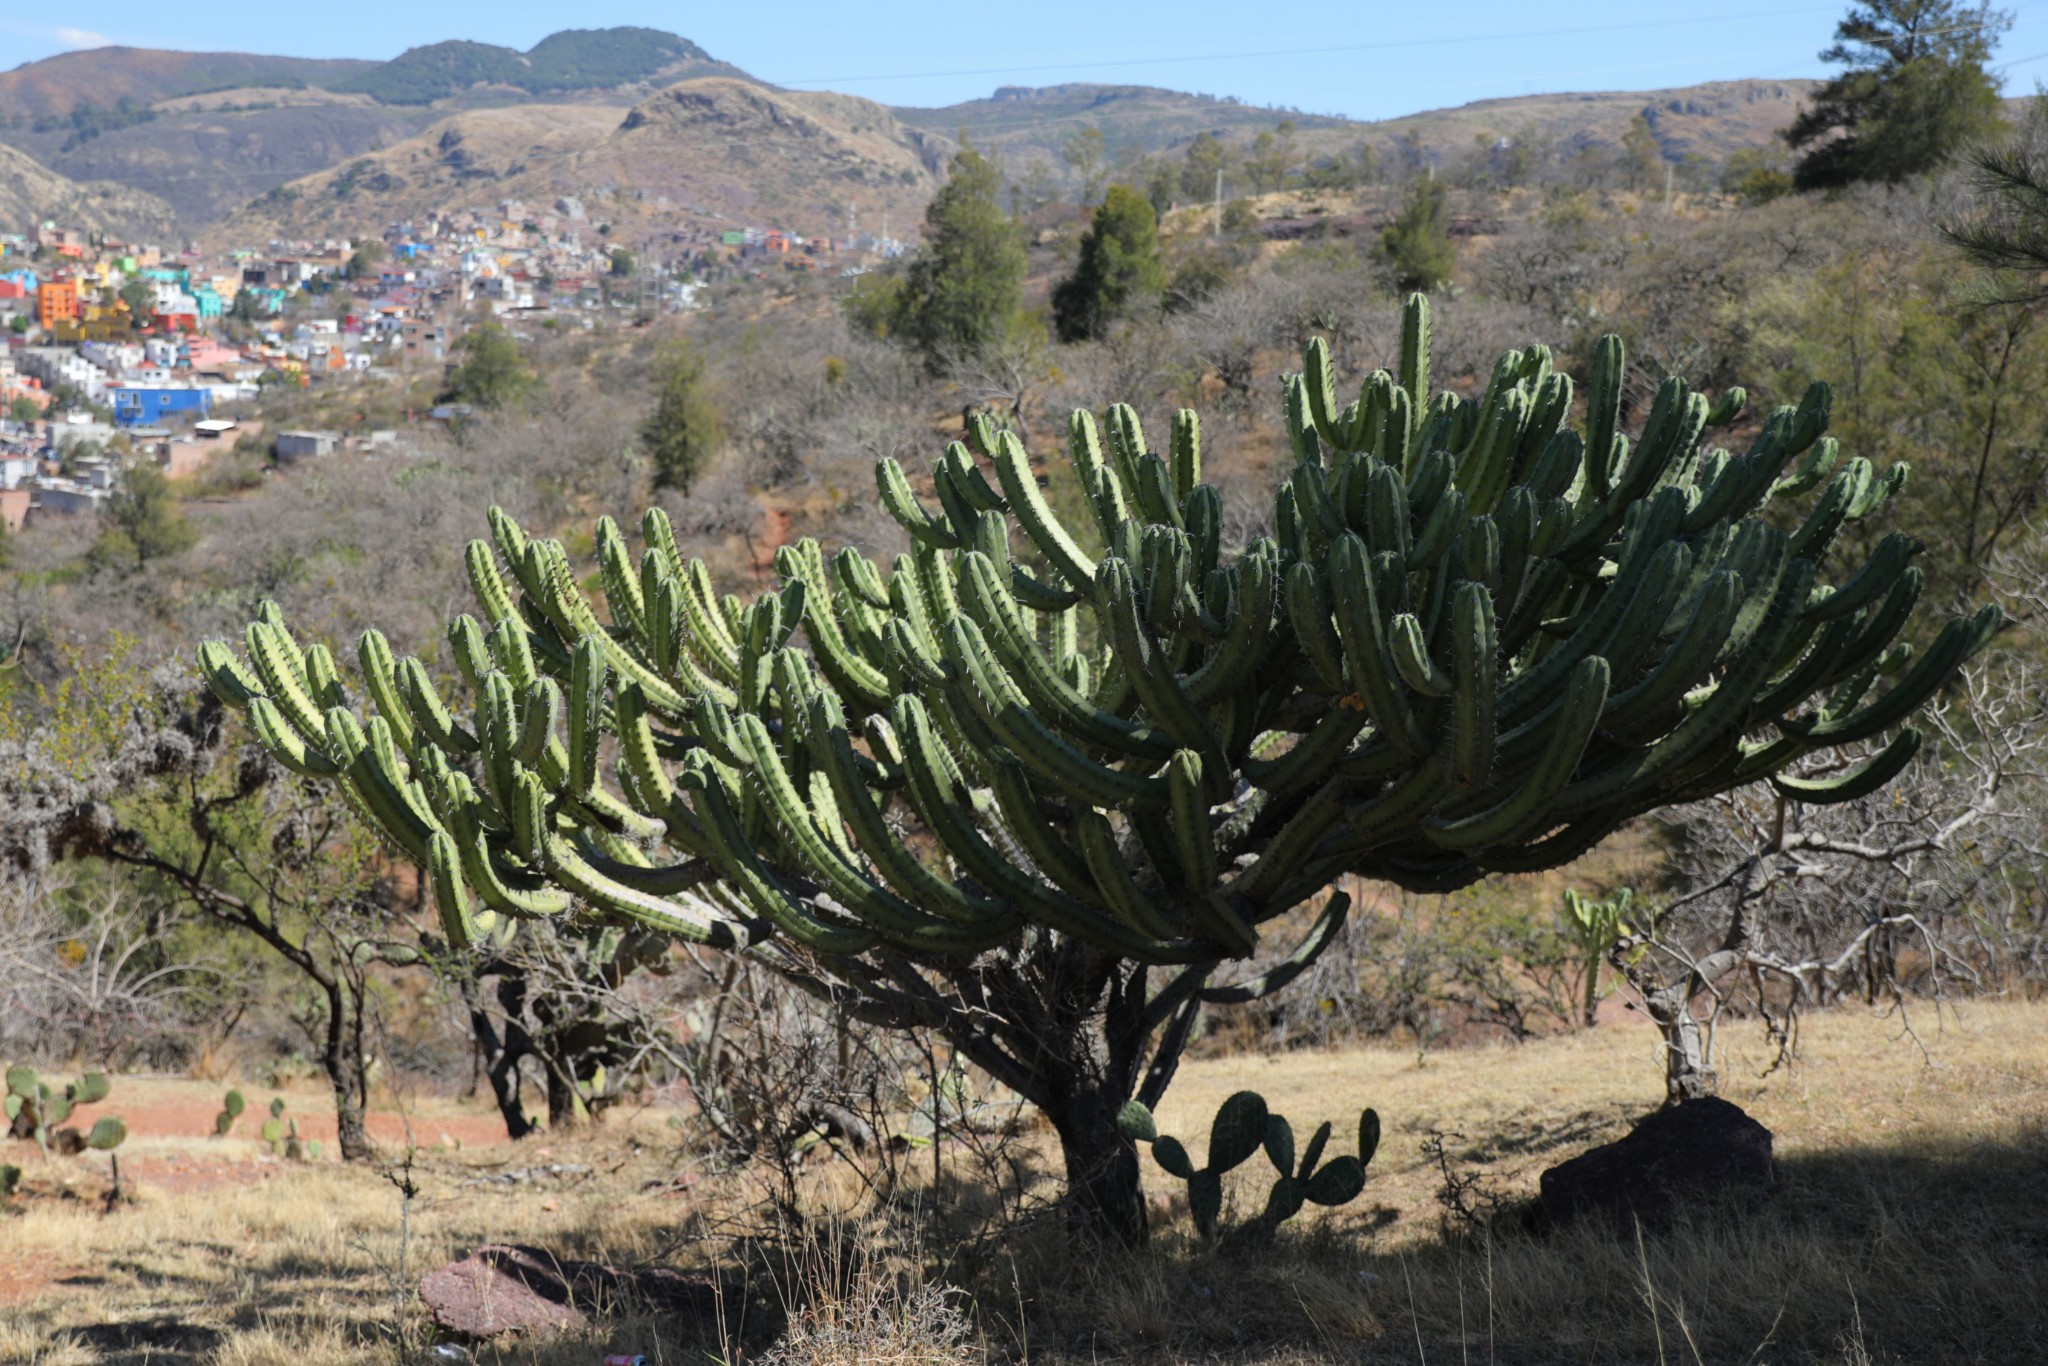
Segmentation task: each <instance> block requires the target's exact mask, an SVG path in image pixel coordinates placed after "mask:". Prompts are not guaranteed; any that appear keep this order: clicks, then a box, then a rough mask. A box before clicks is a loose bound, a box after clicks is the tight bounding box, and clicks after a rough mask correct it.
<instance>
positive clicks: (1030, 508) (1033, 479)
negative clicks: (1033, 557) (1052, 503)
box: [995, 432, 1095, 584]
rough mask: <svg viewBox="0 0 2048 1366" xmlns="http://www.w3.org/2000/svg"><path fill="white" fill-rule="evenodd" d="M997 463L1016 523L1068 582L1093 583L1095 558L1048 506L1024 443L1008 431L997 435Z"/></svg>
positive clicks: (997, 473)
mask: <svg viewBox="0 0 2048 1366" xmlns="http://www.w3.org/2000/svg"><path fill="white" fill-rule="evenodd" d="M995 466H996V478H997V479H998V480H1000V481H1001V483H1002V486H1003V495H1004V497H1005V498H1006V499H1007V500H1008V502H1009V505H1010V510H1011V511H1012V512H1013V513H1014V514H1015V515H1016V518H1017V524H1018V525H1019V526H1021V527H1023V528H1024V534H1025V535H1026V536H1029V537H1030V538H1031V543H1032V544H1033V545H1035V546H1037V547H1038V549H1039V553H1041V554H1043V555H1044V556H1045V557H1046V559H1048V560H1050V561H1051V562H1052V564H1053V567H1054V568H1055V569H1057V570H1059V571H1060V573H1061V574H1062V575H1063V576H1065V578H1066V580H1067V582H1068V583H1075V584H1082V583H1093V582H1094V581H1095V561H1093V560H1091V559H1089V558H1088V556H1087V554H1086V553H1085V552H1084V551H1083V550H1082V549H1081V547H1080V546H1079V545H1078V544H1076V543H1075V541H1074V538H1073V537H1072V536H1070V535H1069V534H1068V533H1067V529H1066V527H1065V526H1063V525H1061V523H1060V520H1059V518H1058V517H1057V516H1055V515H1054V513H1053V510H1052V508H1051V507H1049V506H1047V504H1046V501H1045V496H1044V495H1043V494H1042V493H1040V492H1039V489H1038V478H1037V476H1036V475H1034V474H1032V472H1031V460H1030V457H1029V456H1027V455H1026V454H1025V453H1024V444H1023V443H1022V442H1020V441H1019V440H1017V438H1016V437H1015V436H1014V435H1013V434H1011V433H1009V432H1004V433H1003V434H1002V435H1001V436H1000V437H998V438H997V441H996V455H995Z"/></svg>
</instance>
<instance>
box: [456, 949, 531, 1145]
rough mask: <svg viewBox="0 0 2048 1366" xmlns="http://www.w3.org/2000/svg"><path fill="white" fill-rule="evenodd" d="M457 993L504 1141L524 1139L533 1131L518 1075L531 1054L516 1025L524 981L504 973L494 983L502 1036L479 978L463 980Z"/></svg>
mask: <svg viewBox="0 0 2048 1366" xmlns="http://www.w3.org/2000/svg"><path fill="white" fill-rule="evenodd" d="M460 990H461V993H462V1001H463V1004H464V1005H465V1006H467V1007H468V1009H469V1032H470V1037H471V1038H473V1039H474V1040H475V1041H476V1052H477V1058H478V1061H479V1062H481V1064H482V1066H483V1074H484V1079H485V1080H486V1081H488V1082H489V1083H490V1086H491V1100H492V1102H493V1103H494V1104H496V1105H497V1107H498V1115H499V1117H500V1118H501V1119H503V1120H504V1121H505V1137H507V1138H510V1139H514V1140H517V1139H522V1138H525V1137H526V1136H527V1135H529V1134H531V1133H533V1132H535V1130H536V1126H535V1125H534V1123H533V1121H531V1120H529V1119H528V1118H527V1117H526V1096H525V1087H524V1084H523V1082H522V1079H521V1077H520V1075H519V1064H520V1062H521V1060H523V1059H524V1058H526V1057H527V1056H529V1055H530V1054H531V1053H532V1051H533V1041H532V1039H531V1037H530V1036H529V1035H528V1034H527V1032H526V1030H525V1028H524V1026H522V1025H521V1024H520V1023H519V1012H520V1010H521V1009H523V1008H524V1005H525V999H526V978H525V977H524V976H523V975H522V974H519V973H506V974H504V975H502V976H500V977H499V978H498V979H497V996H498V1004H499V1007H500V1008H501V1009H502V1010H503V1011H504V1016H505V1028H504V1032H503V1033H500V1032H499V1030H498V1027H497V1025H496V1024H495V1023H493V1021H492V1019H491V1013H490V1011H489V1010H487V1009H485V1007H484V1002H483V983H482V981H481V975H479V977H476V978H471V977H464V978H463V979H462V981H461V984H460Z"/></svg>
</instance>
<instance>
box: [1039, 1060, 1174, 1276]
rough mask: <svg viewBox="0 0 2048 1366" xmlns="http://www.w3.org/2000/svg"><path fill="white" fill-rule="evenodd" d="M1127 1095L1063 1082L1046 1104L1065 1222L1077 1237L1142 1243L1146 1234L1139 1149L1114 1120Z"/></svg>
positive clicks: (1088, 1241)
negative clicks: (1062, 1174) (1058, 1159)
mask: <svg viewBox="0 0 2048 1366" xmlns="http://www.w3.org/2000/svg"><path fill="white" fill-rule="evenodd" d="M1127 1099H1129V1097H1128V1096H1117V1095H1115V1094H1114V1092H1113V1091H1108V1090H1104V1089H1103V1088H1102V1087H1101V1086H1099V1085H1094V1084H1089V1083H1085V1082H1084V1083H1077V1084H1073V1085H1069V1086H1063V1087H1062V1088H1060V1093H1059V1094H1056V1095H1055V1097H1054V1098H1053V1101H1052V1104H1050V1105H1048V1106H1047V1107H1046V1115H1047V1117H1048V1118H1049V1119H1051V1120H1052V1126H1053V1132H1055V1133H1057V1134H1058V1135H1059V1137H1060V1152H1061V1155H1062V1157H1063V1158H1064V1159H1065V1163H1066V1174H1067V1216H1068V1221H1069V1228H1070V1230H1071V1231H1072V1233H1073V1235H1074V1239H1075V1241H1076V1242H1078V1243H1084V1244H1103V1243H1109V1244H1116V1245H1119V1246H1123V1247H1142V1246H1144V1244H1145V1240H1146V1238H1147V1237H1148V1236H1149V1228H1148V1226H1147V1223H1146V1219H1145V1194H1144V1190H1143V1187H1142V1186H1141V1185H1140V1182H1139V1178H1138V1152H1137V1149H1135V1148H1133V1147H1132V1146H1131V1144H1130V1142H1129V1140H1127V1139H1125V1138H1124V1136H1123V1135H1122V1134H1121V1133H1119V1132H1118V1131H1117V1126H1116V1113H1117V1109H1118V1107H1120V1106H1121V1105H1122V1104H1123V1102H1124V1101H1125V1100H1127Z"/></svg>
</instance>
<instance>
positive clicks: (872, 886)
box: [739, 716, 1010, 953]
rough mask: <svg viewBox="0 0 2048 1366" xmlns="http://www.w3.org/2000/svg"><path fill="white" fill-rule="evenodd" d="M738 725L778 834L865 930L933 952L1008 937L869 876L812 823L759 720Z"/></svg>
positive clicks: (1004, 929)
mask: <svg viewBox="0 0 2048 1366" xmlns="http://www.w3.org/2000/svg"><path fill="white" fill-rule="evenodd" d="M739 728H740V735H741V738H742V741H743V742H744V743H745V744H746V746H747V747H748V749H749V750H750V751H751V752H752V755H753V759H754V763H753V766H752V768H751V769H750V770H749V771H750V773H751V775H752V777H753V779H754V781H755V783H756V785H757V790H758V791H759V792H760V793H761V796H762V798H763V799H764V800H765V802H766V803H767V805H768V808H769V810H770V811H771V812H772V813H773V815H774V817H775V821H776V824H777V825H778V826H779V827H781V829H782V833H783V838H784V839H785V840H787V841H788V842H789V843H790V845H791V846H792V847H793V848H794V849H795V851H796V854H797V857H798V859H799V861H800V862H801V864H802V866H803V868H804V869H805V871H806V872H807V873H809V874H810V875H811V876H812V877H814V878H815V879H816V880H817V881H818V882H819V883H820V884H822V885H823V886H824V887H825V889H826V890H827V891H829V892H830V893H831V894H832V895H833V896H834V897H836V898H837V899H838V900H839V901H841V902H842V903H844V904H845V905H846V907H847V908H848V909H849V910H851V911H852V912H853V913H854V914H855V915H856V916H858V917H859V918H860V919H861V920H862V921H864V922H865V923H866V924H867V925H868V926H869V927H870V928H872V929H874V930H875V931H876V932H877V933H879V934H881V935H882V936H883V937H884V938H886V939H888V940H890V941H891V942H893V943H896V944H899V945H901V946H902V947H904V948H906V949H912V950H922V951H926V952H936V953H962V952H971V951H974V950H977V949H984V948H989V947H991V946H993V945H994V944H996V943H998V942H1000V941H1001V940H1002V939H1003V938H1005V937H1007V936H1008V934H1009V933H1010V927H1009V926H1007V925H1004V924H1002V923H1000V922H998V923H997V924H996V925H995V926H994V932H993V933H990V932H989V929H988V928H987V927H985V926H984V927H976V928H972V929H970V928H968V927H965V926H961V925H958V924H950V923H948V922H946V921H943V920H938V919H935V918H934V917H932V916H929V915H926V914H925V913H924V912H922V911H920V910H919V909H918V908H917V907H915V906H913V905H911V904H910V903H909V902H907V901H905V900H903V899H902V898H901V897H899V896H897V895H896V894H895V893H893V892H891V891H889V890H888V889H887V888H886V887H885V886H883V885H882V884H881V883H879V882H877V881H876V880H875V879H873V878H871V877H869V876H868V875H867V873H866V871H865V870H864V869H862V868H861V867H860V866H859V864H858V863H857V862H855V861H854V860H853V859H852V858H851V857H849V856H848V855H847V854H846V853H845V851H844V850H842V849H841V848H840V847H839V846H838V845H836V844H834V843H832V842H831V841H829V840H827V839H825V838H824V837H823V835H822V834H821V833H820V832H819V831H818V829H817V827H816V826H815V825H814V824H813V823H812V820H811V814H810V813H811V808H810V807H809V806H808V805H807V804H806V803H805V801H804V800H803V798H802V797H801V796H799V795H798V793H797V790H796V788H795V786H794V785H793V784H792V783H791V782H790V778H789V773H788V771H787V770H786V769H784V767H783V765H782V759H781V756H780V755H779V754H777V753H776V749H775V743H774V741H773V740H772V739H771V738H770V736H769V734H768V728H767V726H766V725H764V724H763V723H762V721H761V718H760V717H758V716H742V717H740V718H739Z"/></svg>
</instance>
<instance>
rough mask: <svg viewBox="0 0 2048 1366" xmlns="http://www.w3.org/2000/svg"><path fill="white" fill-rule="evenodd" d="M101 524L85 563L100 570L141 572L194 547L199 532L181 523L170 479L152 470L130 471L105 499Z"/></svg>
mask: <svg viewBox="0 0 2048 1366" xmlns="http://www.w3.org/2000/svg"><path fill="white" fill-rule="evenodd" d="M101 519H102V522H103V525H102V527H101V529H100V534H99V538H98V539H97V540H95V541H94V542H93V545H92V549H91V551H89V552H88V558H89V559H90V561H91V562H92V564H93V565H95V566H96V567H99V568H106V569H115V568H129V569H141V568H142V567H143V566H145V565H147V564H148V563H149V562H150V561H151V560H161V559H167V558H169V557H170V556H173V555H178V554H182V553H183V552H185V551H187V550H190V549H191V548H192V544H193V542H195V541H197V540H198V539H199V533H198V532H196V531H194V530H193V529H192V524H191V523H190V522H188V521H186V520H185V511H184V509H183V508H181V507H179V506H178V499H177V495H176V494H175V493H173V492H172V490H171V482H170V480H168V479H166V478H164V474H163V471H162V470H159V469H158V468H157V467H156V466H155V465H152V464H148V463H143V464H138V465H133V466H130V467H129V469H128V472H127V473H126V475H124V476H123V477H122V480H121V487H120V488H119V489H118V490H116V491H115V493H114V495H113V496H112V497H111V498H109V499H107V506H106V509H105V511H104V512H103V513H102V514H101Z"/></svg>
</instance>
